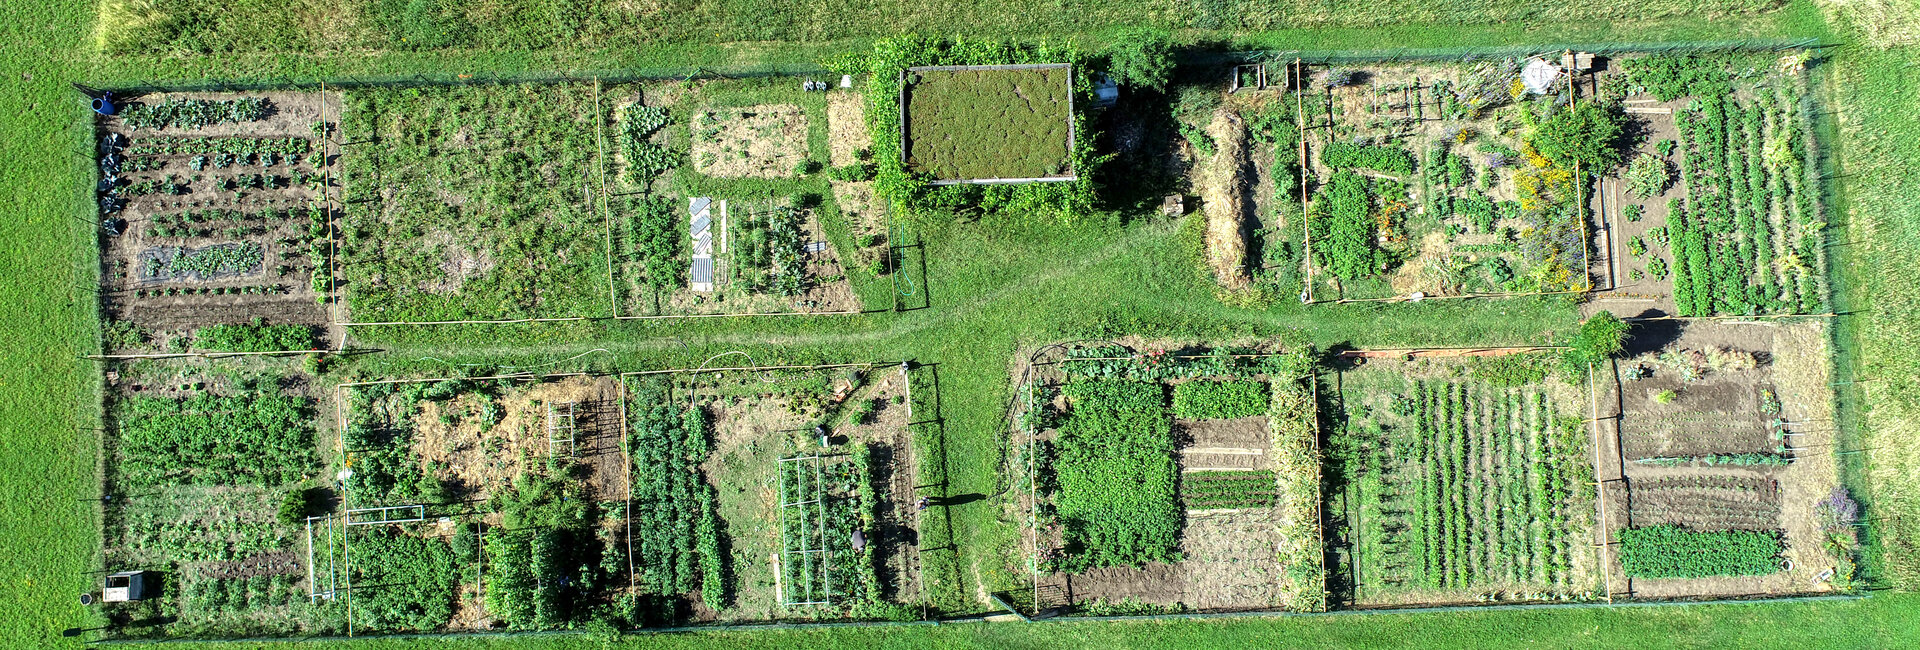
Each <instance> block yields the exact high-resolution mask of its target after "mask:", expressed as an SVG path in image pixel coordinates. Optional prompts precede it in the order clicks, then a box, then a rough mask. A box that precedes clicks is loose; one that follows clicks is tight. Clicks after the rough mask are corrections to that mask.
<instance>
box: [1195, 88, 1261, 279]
mask: <svg viewBox="0 0 1920 650" xmlns="http://www.w3.org/2000/svg"><path fill="white" fill-rule="evenodd" d="M1207 135H1209V136H1212V137H1213V141H1214V142H1215V143H1218V146H1219V150H1218V151H1217V152H1216V153H1215V154H1214V156H1213V158H1212V159H1210V160H1208V161H1206V163H1205V167H1204V169H1203V171H1202V185H1201V190H1200V195H1201V197H1202V198H1203V199H1204V202H1205V206H1206V213H1207V266H1208V267H1209V268H1212V269H1213V277H1214V280H1215V281H1217V282H1219V283H1220V286H1222V287H1225V288H1227V289H1231V290H1241V289H1246V288H1248V287H1249V286H1251V285H1252V283H1253V279H1252V278H1250V277H1248V275H1247V238H1246V231H1245V221H1246V213H1247V207H1248V206H1247V203H1248V200H1247V192H1246V187H1245V183H1244V182H1243V179H1244V172H1245V171H1246V168H1247V127H1246V123H1245V122H1244V121H1242V120H1241V119H1240V116H1239V115H1238V114H1235V113H1234V112H1233V111H1231V110H1228V109H1225V108H1222V109H1219V110H1216V111H1214V113H1213V121H1212V122H1210V123H1209V124H1208V125H1207Z"/></svg>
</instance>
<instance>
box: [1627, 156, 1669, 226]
mask: <svg viewBox="0 0 1920 650" xmlns="http://www.w3.org/2000/svg"><path fill="white" fill-rule="evenodd" d="M1626 180H1627V190H1628V191H1630V192H1633V195H1634V196H1635V197H1638V198H1642V199H1650V198H1653V197H1656V196H1659V195H1661V194H1665V193H1666V192H1667V184H1668V183H1669V182H1671V181H1672V180H1673V173H1672V170H1670V169H1668V168H1667V160H1666V159H1665V158H1661V157H1659V156H1655V155H1653V154H1641V155H1640V157H1638V158H1635V159H1633V164H1631V165H1627V177H1626ZM1635 207H1638V206H1635ZM1636 220H1637V219H1636Z"/></svg>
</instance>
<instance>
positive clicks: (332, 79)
mask: <svg viewBox="0 0 1920 650" xmlns="http://www.w3.org/2000/svg"><path fill="white" fill-rule="evenodd" d="M831 74H833V73H832V72H830V71H828V70H827V69H825V68H822V67H820V66H819V65H818V64H815V63H810V62H794V63H762V64H756V65H745V66H698V67H648V68H609V69H599V70H594V69H574V70H535V71H519V72H502V71H481V72H470V73H466V72H452V71H447V72H418V73H410V74H366V75H355V74H342V75H330V76H313V77H294V76H263V77H251V78H245V77H243V78H229V79H201V80H195V81H163V80H155V79H127V80H121V81H116V82H103V83H97V84H83V85H85V86H86V88H87V89H90V90H97V91H110V92H113V93H116V94H123V95H138V94H143V93H158V92H253V91H265V90H319V89H320V87H321V85H322V84H324V85H325V86H326V87H327V88H329V89H339V90H352V89H355V88H412V87H421V86H462V85H499V84H562V83H593V82H594V81H596V80H597V81H599V82H600V83H603V84H607V83H629V82H642V81H671V80H681V79H750V78H767V77H804V76H826V75H831Z"/></svg>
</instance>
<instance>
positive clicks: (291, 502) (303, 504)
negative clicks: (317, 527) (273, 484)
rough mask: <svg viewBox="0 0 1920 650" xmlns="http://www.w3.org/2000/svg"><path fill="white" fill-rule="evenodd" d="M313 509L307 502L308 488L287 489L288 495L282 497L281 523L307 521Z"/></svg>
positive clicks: (290, 523)
mask: <svg viewBox="0 0 1920 650" xmlns="http://www.w3.org/2000/svg"><path fill="white" fill-rule="evenodd" d="M312 511H313V510H312V506H311V505H310V504H308V502H307V490H306V488H304V487H295V488H293V489H291V490H287V495H286V496H284V497H281V499H280V523H283V524H286V525H288V526H293V525H297V524H299V523H301V522H304V521H306V520H307V516H308V514H309V513H311V512H312Z"/></svg>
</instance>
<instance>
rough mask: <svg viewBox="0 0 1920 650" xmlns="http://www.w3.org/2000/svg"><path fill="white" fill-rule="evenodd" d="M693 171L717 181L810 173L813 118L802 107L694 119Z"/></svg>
mask: <svg viewBox="0 0 1920 650" xmlns="http://www.w3.org/2000/svg"><path fill="white" fill-rule="evenodd" d="M692 128H693V170H694V171H696V172H699V173H702V174H706V175H708V176H713V177H716V178H786V177H792V176H802V175H805V174H808V173H810V172H811V171H812V170H810V169H808V165H809V164H810V163H811V161H810V160H809V158H808V156H807V116H806V113H804V112H802V111H801V110H800V107H799V106H795V105H792V104H766V105H760V106H747V107H740V108H712V109H708V110H704V111H700V112H699V113H696V114H695V115H694V116H693V123H692Z"/></svg>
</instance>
